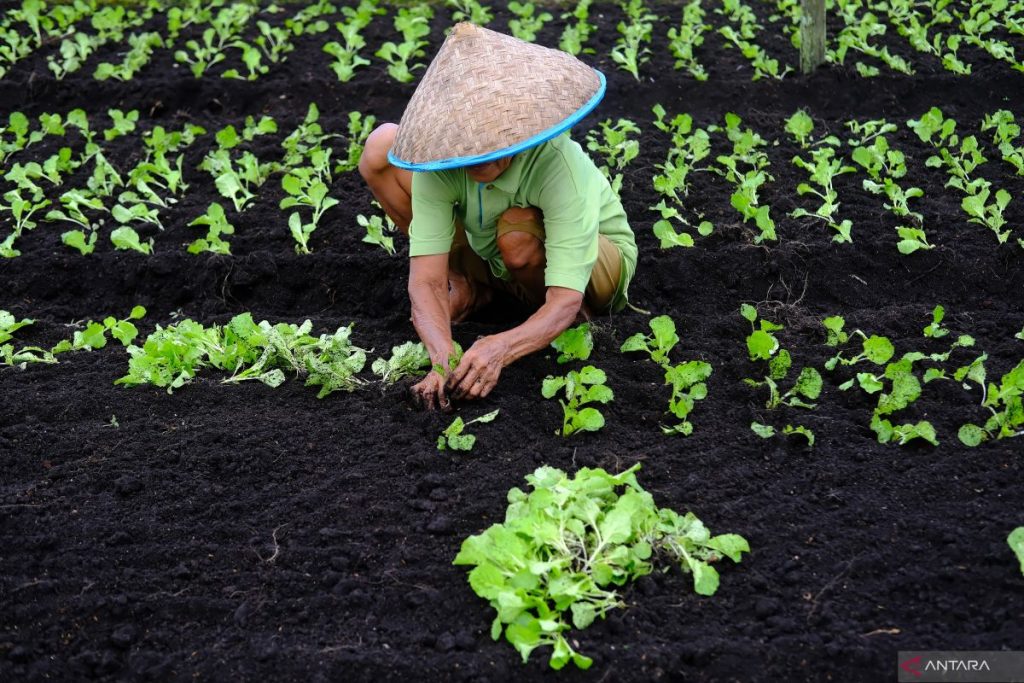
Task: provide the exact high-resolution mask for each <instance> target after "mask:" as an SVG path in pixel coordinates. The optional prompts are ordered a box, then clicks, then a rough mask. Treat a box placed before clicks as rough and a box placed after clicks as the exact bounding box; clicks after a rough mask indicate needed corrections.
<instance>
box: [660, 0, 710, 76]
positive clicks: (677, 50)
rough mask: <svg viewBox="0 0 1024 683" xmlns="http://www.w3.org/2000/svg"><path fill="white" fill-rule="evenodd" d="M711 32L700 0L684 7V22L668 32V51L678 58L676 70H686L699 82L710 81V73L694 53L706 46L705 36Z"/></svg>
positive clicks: (691, 1) (692, 1)
mask: <svg viewBox="0 0 1024 683" xmlns="http://www.w3.org/2000/svg"><path fill="white" fill-rule="evenodd" d="M710 30H711V25H710V24H705V23H704V10H703V9H701V2H700V0H690V2H688V3H687V4H686V5H685V6H684V7H683V21H682V23H681V24H680V25H679V27H678V28H676V27H675V26H673V27H672V28H670V29H669V30H668V41H669V43H668V49H669V52H671V53H672V56H673V57H675V58H676V63H675V68H676V69H677V70H680V69H685V70H686V72H687V73H689V74H690V75H691V76H693V77H694V78H695V79H696V80H698V81H706V80H708V72H707V70H706V69H705V68H704V66H703V65H702V64H701V63H700V61H699V60H698V59H697V57H696V56H695V55H694V51H695V50H696V49H697V48H699V47H700V46H701V45H703V44H704V35H705V34H706V33H707V32H708V31H710Z"/></svg>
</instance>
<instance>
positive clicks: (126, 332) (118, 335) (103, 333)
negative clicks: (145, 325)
mask: <svg viewBox="0 0 1024 683" xmlns="http://www.w3.org/2000/svg"><path fill="white" fill-rule="evenodd" d="M145 315H146V308H145V307H144V306H135V307H134V308H132V310H131V312H130V313H129V314H128V317H127V318H124V319H123V320H118V319H117V318H115V317H113V316H107V317H106V318H104V319H103V321H102V322H95V321H92V320H89V321H87V322H86V323H84V329H82V330H75V333H74V335H73V336H72V338H71V339H65V340H63V341H61V342H59V343H58V344H57V345H56V346H54V347H53V348H52V349H50V352H51V353H52V354H54V355H57V354H61V353H67V352H68V351H82V350H87V351H94V350H96V349H102V348H103V347H105V346H106V345H107V333H108V332H109V333H110V336H111V337H113V338H114V339H116V340H117V341H119V342H121V346H124V347H125V348H127V347H128V346H130V345H131V343H132V342H133V341H135V338H136V337H138V335H139V329H138V328H137V327H136V326H135V323H133V322H132V321H133V320H139V319H140V318H143V317H145Z"/></svg>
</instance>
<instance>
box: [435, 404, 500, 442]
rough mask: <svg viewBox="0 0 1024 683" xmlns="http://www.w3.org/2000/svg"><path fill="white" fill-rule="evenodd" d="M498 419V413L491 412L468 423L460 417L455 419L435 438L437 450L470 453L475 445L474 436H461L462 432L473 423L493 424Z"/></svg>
mask: <svg viewBox="0 0 1024 683" xmlns="http://www.w3.org/2000/svg"><path fill="white" fill-rule="evenodd" d="M496 417H498V411H497V410H492V411H491V412H489V413H487V414H486V415H481V416H480V417H478V418H475V419H473V420H470V421H469V422H463V421H462V418H461V417H456V418H455V420H453V421H452V423H451V424H450V425H448V428H447V429H445V430H444V432H442V433H441V436H439V437H437V450H439V451H443V450H446V449H451V450H453V451H471V450H473V445H474V444H475V443H476V436H475V435H473V434H463V433H462V432H463V431H464V430H465V429H466V427H468V426H469V425H471V424H473V423H474V422H479V423H481V424H482V423H485V422H493V421H494V418H496Z"/></svg>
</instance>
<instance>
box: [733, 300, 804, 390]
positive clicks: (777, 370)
mask: <svg viewBox="0 0 1024 683" xmlns="http://www.w3.org/2000/svg"><path fill="white" fill-rule="evenodd" d="M740 315H742V316H743V318H744V319H745V320H747V322H749V323H750V326H751V333H750V334H749V335H748V336H747V354H748V355H749V356H750V360H762V361H767V362H768V374H767V375H765V376H764V378H763V379H762V380H761V381H757V380H753V379H749V378H746V379H744V380H743V381H744V383H745V384H747V385H748V386H751V387H755V388H756V387H763V386H766V387H768V391H769V395H768V401H767V402H766V403H765V407H766V408H768V409H769V410H774V409H775V408H778V407H779V406H789V407H791V408H806V409H808V410H813V409H814V408H815V407H816V405H817V404H815V403H807V402H806V401H804V399H807V400H809V401H814V400H816V399H817V398H818V396H819V395H821V388H822V381H821V374H820V373H819V372H818V371H817V370H815V369H814V368H812V367H805V368H803V369H802V370H800V373H799V374H798V376H797V378H796V381H795V382H794V383H793V386H792V387H791V388H790V389H789V390H788V391H786V392H784V393H783V392H782V391H780V389H779V382H781V381H782V380H784V379H785V378H786V376H787V375H788V374H789V370H790V368H791V367H792V365H793V359H792V357H791V355H790V353H789V351H787V350H786V349H783V348H781V346H780V344H779V340H778V338H777V337H776V336H775V335H774V334H772V333H773V332H778V331H779V330H782V329H783V327H782V325H779V324H777V323H773V322H771V321H769V320H765V319H763V318H762V319H761V320H760V321H759V320H758V317H757V309H755V308H754V307H753V306H751V305H750V304H743V305H742V306H741V307H740ZM801 397H803V398H801Z"/></svg>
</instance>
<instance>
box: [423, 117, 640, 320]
mask: <svg viewBox="0 0 1024 683" xmlns="http://www.w3.org/2000/svg"><path fill="white" fill-rule="evenodd" d="M513 206H519V207H525V206H532V207H536V208H538V209H540V210H541V212H542V213H543V215H544V231H545V234H546V237H545V242H544V249H545V255H546V259H547V267H546V269H545V271H544V284H545V286H547V287H565V288H567V289H574V290H576V291H578V292H583V291H585V290H586V287H587V283H588V282H589V281H590V272H591V270H592V269H593V267H594V263H595V262H596V260H597V252H598V243H597V236H598V234H601V235H604V236H605V237H606V238H608V239H609V240H610V241H611V242H612V243H613V244H615V245H616V246H617V247H618V248H619V250H620V251H621V252H622V256H623V258H622V272H621V274H620V277H619V286H618V288H617V290H616V292H615V296H614V297H613V299H612V303H611V309H612V310H613V311H617V310H621V309H622V307H623V306H625V304H626V289H627V287H628V286H629V282H630V280H632V278H633V273H634V271H635V270H636V259H637V248H636V241H635V240H634V238H633V231H632V230H631V229H630V227H629V223H628V222H627V219H626V213H625V211H624V210H623V208H622V202H621V201H620V200H619V198H618V196H617V195H616V194H615V192H614V191H613V190H612V188H611V185H610V184H609V183H608V179H607V178H605V176H604V174H603V173H601V171H600V169H598V168H597V166H595V165H594V162H593V161H592V160H591V159H590V157H589V156H587V153H586V152H584V151H583V149H582V148H581V147H580V146H579V144H577V143H576V142H575V141H573V140H572V139H570V137H569V134H568V133H564V134H562V135H560V136H558V137H556V138H554V139H552V140H549V141H548V142H545V143H543V144H541V145H538V146H536V147H533V148H531V149H528V150H526V151H525V152H520V153H519V154H517V155H516V156H515V157H514V158H513V159H512V163H511V164H509V167H508V168H507V169H505V171H504V172H503V173H502V174H501V175H500V176H498V177H497V178H496V179H495V180H494V181H493V182H491V183H477V182H475V181H473V180H471V179H470V178H469V177H468V176H467V175H466V171H465V169H464V168H456V169H451V170H447V171H430V172H419V173H414V174H413V181H412V224H411V225H410V226H409V255H410V256H427V255H431V254H446V253H448V251H449V250H450V249H451V245H452V239H453V237H454V235H455V220H456V218H458V219H459V220H460V221H461V222H462V225H463V226H465V229H466V238H467V240H468V241H469V245H470V247H471V248H472V249H473V251H475V252H476V253H477V254H479V255H480V257H481V258H483V259H484V260H485V261H487V263H488V264H489V265H490V268H491V272H492V273H493V274H494V275H495V276H496V277H498V278H501V279H503V280H508V279H509V278H510V275H509V273H508V269H507V268H506V267H505V264H504V262H503V261H502V260H501V253H500V251H499V250H498V244H497V239H496V227H497V221H498V217H499V216H500V215H501V214H502V213H503V212H504V211H505V210H506V209H508V208H510V207H513Z"/></svg>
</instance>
